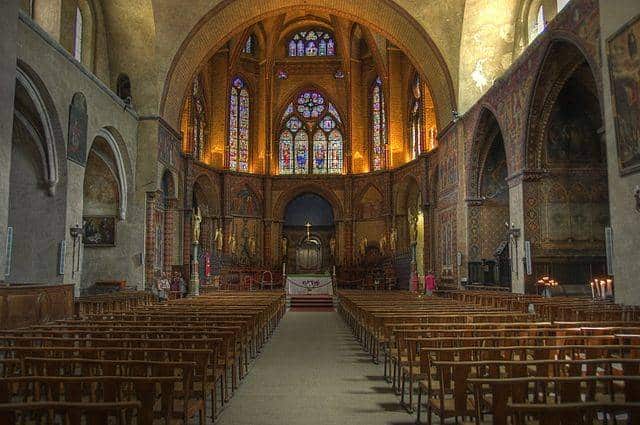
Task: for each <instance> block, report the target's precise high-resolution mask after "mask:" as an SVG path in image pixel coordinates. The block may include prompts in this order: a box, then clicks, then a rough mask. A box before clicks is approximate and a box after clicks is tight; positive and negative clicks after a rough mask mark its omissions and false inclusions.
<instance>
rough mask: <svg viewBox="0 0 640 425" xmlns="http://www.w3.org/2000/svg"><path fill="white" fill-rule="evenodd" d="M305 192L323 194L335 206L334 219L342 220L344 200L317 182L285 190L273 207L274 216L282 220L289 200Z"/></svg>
mask: <svg viewBox="0 0 640 425" xmlns="http://www.w3.org/2000/svg"><path fill="white" fill-rule="evenodd" d="M304 193H315V194H316V195H318V196H321V197H322V198H324V199H325V200H326V201H327V202H329V204H331V207H332V208H333V214H334V219H335V220H336V221H340V220H342V219H343V217H344V209H343V206H342V202H340V200H339V199H338V197H337V196H336V194H335V193H334V192H333V191H332V190H331V189H327V188H325V187H323V186H321V185H319V184H316V183H309V184H302V185H300V186H297V187H295V188H293V189H292V190H287V191H285V192H283V193H282V194H281V195H280V197H279V198H278V200H277V201H276V203H275V208H274V209H273V211H274V218H276V219H278V220H281V219H282V218H283V217H284V214H285V211H286V208H287V205H289V202H291V201H292V200H294V199H295V198H297V197H298V196H300V195H302V194H304Z"/></svg>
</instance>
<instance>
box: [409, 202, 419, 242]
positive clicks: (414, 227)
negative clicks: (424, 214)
mask: <svg viewBox="0 0 640 425" xmlns="http://www.w3.org/2000/svg"><path fill="white" fill-rule="evenodd" d="M409 234H410V238H411V243H416V242H417V241H418V211H417V208H415V207H414V208H411V212H410V213H409Z"/></svg>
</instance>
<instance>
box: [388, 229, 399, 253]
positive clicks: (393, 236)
mask: <svg viewBox="0 0 640 425" xmlns="http://www.w3.org/2000/svg"><path fill="white" fill-rule="evenodd" d="M397 246H398V230H396V228H395V226H394V227H392V228H391V233H390V234H389V248H391V252H396V248H397Z"/></svg>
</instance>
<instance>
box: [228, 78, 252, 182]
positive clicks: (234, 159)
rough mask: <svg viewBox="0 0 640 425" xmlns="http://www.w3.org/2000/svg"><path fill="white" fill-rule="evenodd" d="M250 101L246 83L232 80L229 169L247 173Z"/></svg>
mask: <svg viewBox="0 0 640 425" xmlns="http://www.w3.org/2000/svg"><path fill="white" fill-rule="evenodd" d="M249 118H250V99H249V90H248V88H247V85H246V83H245V82H244V80H243V79H242V78H240V77H237V78H234V80H233V82H232V84H231V95H230V98H229V142H228V147H227V148H228V158H229V168H230V169H232V170H236V171H249V134H250V127H249V124H250V122H249V121H250V119H249Z"/></svg>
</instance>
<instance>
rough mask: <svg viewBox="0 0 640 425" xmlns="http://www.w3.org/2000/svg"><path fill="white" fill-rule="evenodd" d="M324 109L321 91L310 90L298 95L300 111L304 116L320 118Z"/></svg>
mask: <svg viewBox="0 0 640 425" xmlns="http://www.w3.org/2000/svg"><path fill="white" fill-rule="evenodd" d="M324 110H325V106H324V97H322V95H321V94H320V93H318V92H315V91H308V92H304V93H302V95H300V97H298V112H299V113H300V114H302V116H303V117H304V118H307V119H309V118H318V117H319V116H320V115H321V114H322V113H323V112H324Z"/></svg>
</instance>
